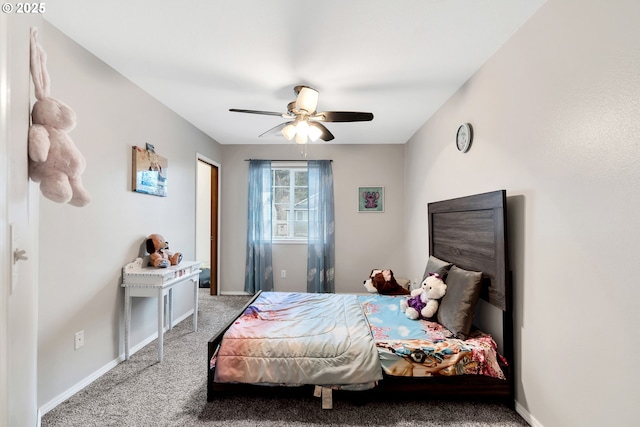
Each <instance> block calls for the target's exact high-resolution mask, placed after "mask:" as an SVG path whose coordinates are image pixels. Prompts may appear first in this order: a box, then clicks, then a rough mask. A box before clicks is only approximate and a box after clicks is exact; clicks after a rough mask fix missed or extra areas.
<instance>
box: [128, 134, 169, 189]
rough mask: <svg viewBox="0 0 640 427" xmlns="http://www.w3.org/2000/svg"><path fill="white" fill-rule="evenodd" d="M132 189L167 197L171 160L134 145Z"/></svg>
mask: <svg viewBox="0 0 640 427" xmlns="http://www.w3.org/2000/svg"><path fill="white" fill-rule="evenodd" d="M132 169H133V171H132V179H131V185H132V187H133V188H132V190H133V191H135V192H137V193H145V194H151V195H153V196H160V197H167V170H168V169H169V161H168V160H167V159H165V158H164V157H162V156H159V155H157V154H156V153H155V152H154V151H152V150H147V149H144V148H141V147H136V146H135V145H134V146H133V158H132Z"/></svg>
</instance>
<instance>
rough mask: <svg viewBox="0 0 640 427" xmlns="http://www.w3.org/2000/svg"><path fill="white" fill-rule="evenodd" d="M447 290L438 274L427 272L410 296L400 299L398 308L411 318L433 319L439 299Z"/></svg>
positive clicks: (438, 305)
mask: <svg viewBox="0 0 640 427" xmlns="http://www.w3.org/2000/svg"><path fill="white" fill-rule="evenodd" d="M446 292H447V285H446V284H445V283H444V281H443V280H442V277H440V275H439V274H435V273H429V276H427V278H426V279H424V281H423V282H422V285H421V286H420V288H418V289H414V290H413V291H411V297H410V298H408V299H403V300H402V301H400V310H401V311H402V312H404V314H405V315H406V316H407V317H408V318H409V319H411V320H419V319H426V320H430V319H433V318H434V317H435V315H436V313H437V312H438V307H440V299H441V298H442V297H443V296H444V294H445V293H446Z"/></svg>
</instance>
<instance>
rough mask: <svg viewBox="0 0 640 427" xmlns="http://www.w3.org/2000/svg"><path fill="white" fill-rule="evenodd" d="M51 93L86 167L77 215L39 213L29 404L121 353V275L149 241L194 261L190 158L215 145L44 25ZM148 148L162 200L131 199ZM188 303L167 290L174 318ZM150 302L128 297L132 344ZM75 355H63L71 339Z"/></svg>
mask: <svg viewBox="0 0 640 427" xmlns="http://www.w3.org/2000/svg"><path fill="white" fill-rule="evenodd" d="M42 45H43V47H44V49H45V51H46V52H47V55H48V68H49V73H50V75H51V93H52V96H54V97H58V98H60V99H61V100H63V101H64V102H66V103H67V104H68V105H69V106H70V107H71V108H73V109H74V110H75V111H76V113H77V115H78V126H77V127H76V129H74V130H73V131H72V132H71V133H70V136H71V138H72V139H73V140H74V142H75V144H76V145H77V146H78V148H79V149H80V151H81V152H82V153H83V154H84V156H85V157H86V159H87V170H86V172H85V173H84V175H83V181H84V184H85V186H86V187H87V189H88V190H89V191H90V192H91V195H92V198H93V200H92V202H91V203H90V204H89V205H88V206H86V207H83V208H75V207H73V206H69V205H59V204H55V203H53V202H51V201H49V200H48V199H44V198H43V199H41V203H40V250H41V253H42V254H45V255H44V256H42V257H41V263H40V271H39V276H40V282H39V302H40V307H39V338H38V402H39V405H40V406H41V407H43V406H44V409H45V410H46V409H50V406H51V405H54V404H55V403H56V402H57V400H58V399H59V398H60V396H61V395H62V394H64V393H65V392H67V391H68V390H69V389H71V388H72V387H74V386H76V385H77V384H78V383H80V382H82V381H84V380H86V379H87V378H88V377H90V376H91V375H93V374H95V373H96V372H98V371H100V370H101V369H106V368H108V367H109V366H111V365H112V364H113V363H116V362H117V361H118V359H119V357H120V356H121V355H122V354H123V352H124V349H123V347H122V342H123V340H122V334H121V333H122V331H123V320H122V319H123V295H124V292H123V290H122V288H121V287H120V283H121V271H122V270H121V269H122V266H123V265H125V264H126V263H128V262H130V261H132V260H133V259H134V258H136V256H138V254H139V250H140V245H141V243H142V242H143V241H144V239H145V237H146V236H147V235H149V234H151V233H160V234H162V235H164V237H165V238H166V239H167V240H168V241H169V242H171V249H172V250H173V251H174V252H182V253H183V254H184V259H186V260H188V259H193V257H194V256H195V239H194V235H195V194H196V153H201V154H203V155H204V156H206V157H207V158H209V159H212V160H214V161H218V162H219V161H220V160H221V153H220V147H219V145H218V144H217V143H216V142H215V141H213V140H211V139H210V138H208V137H207V136H206V135H204V134H203V133H202V132H200V131H199V130H198V129H196V128H194V127H193V126H192V125H191V124H189V123H188V122H186V121H185V120H184V119H182V118H181V117H179V116H178V115H176V114H175V113H173V112H172V111H170V110H169V109H167V108H166V107H164V106H163V105H161V104H160V103H159V102H158V101H157V100H155V99H154V98H152V97H151V96H149V95H148V94H147V93H145V92H143V91H142V90H140V89H139V88H138V87H137V86H135V85H134V84H133V83H131V82H130V81H129V80H127V79H125V78H123V77H122V76H121V75H120V74H118V73H117V72H115V71H114V70H113V69H111V68H109V67H108V66H106V65H105V64H104V63H103V62H102V61H100V60H99V59H98V58H96V57H94V56H93V55H91V54H90V53H89V52H87V51H86V50H84V49H83V48H82V47H80V46H79V45H77V44H76V43H75V42H73V41H72V40H70V39H69V38H68V37H66V36H65V35H64V34H62V33H61V32H60V31H58V30H57V29H56V28H54V27H53V26H51V25H49V24H47V23H45V25H44V31H42ZM146 142H148V143H151V144H154V145H155V147H156V152H157V153H158V154H160V155H162V156H164V157H166V158H167V159H168V160H169V168H168V180H169V184H168V185H169V187H168V194H169V195H168V197H166V198H164V197H155V196H150V195H144V194H140V193H134V192H132V191H131V147H132V146H133V145H137V146H144V145H145V143H146ZM191 301H192V293H190V292H189V290H188V289H187V288H184V289H178V290H177V291H176V292H175V303H174V318H180V317H181V316H184V315H186V314H188V312H189V310H190V304H191ZM156 307H157V306H156V302H155V300H154V299H151V298H136V299H135V300H134V304H133V314H132V330H131V343H132V346H134V347H135V346H136V345H137V344H139V343H141V342H143V341H144V340H146V339H148V338H150V337H153V335H154V334H155V333H156V331H157V329H156V328H157V326H156V325H157V323H156ZM79 330H84V333H85V345H84V347H83V348H81V349H79V350H77V351H74V345H73V343H74V340H73V337H74V333H75V332H76V331H79Z"/></svg>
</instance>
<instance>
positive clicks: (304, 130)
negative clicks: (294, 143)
mask: <svg viewBox="0 0 640 427" xmlns="http://www.w3.org/2000/svg"><path fill="white" fill-rule="evenodd" d="M296 134H297V135H300V136H304V137H305V138H306V137H307V135H309V122H308V121H306V120H301V121H299V122H298V124H297V125H296Z"/></svg>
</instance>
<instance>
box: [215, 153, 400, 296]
mask: <svg viewBox="0 0 640 427" xmlns="http://www.w3.org/2000/svg"><path fill="white" fill-rule="evenodd" d="M222 152H223V159H224V166H223V168H222V200H223V202H222V223H223V224H224V225H223V227H222V241H221V247H222V249H221V265H222V268H221V291H222V293H242V292H243V289H244V269H245V267H244V263H245V247H246V236H247V234H246V223H247V219H246V212H247V188H248V187H247V181H248V176H249V166H248V162H246V161H245V159H249V158H254V159H277V160H301V159H303V158H302V157H301V156H300V153H299V147H298V146H296V145H293V144H292V145H289V144H280V145H224V146H222ZM403 155H404V146H403V145H401V144H387V145H366V146H365V145H332V144H325V145H309V146H308V152H307V156H308V157H307V158H308V159H331V160H333V163H332V170H333V179H334V198H335V200H334V202H335V215H336V292H339V293H340V292H350V293H354V292H365V291H364V288H363V286H362V282H363V281H364V279H366V277H367V275H368V274H369V272H370V271H371V269H372V268H376V267H381V268H386V267H388V268H391V269H393V270H394V272H395V274H396V276H398V277H403V276H404V273H405V269H404V264H405V262H404V256H403V247H404V242H403V240H402V231H403V204H404V190H403V188H404V174H403V163H404V157H403ZM371 185H376V186H384V187H385V194H386V195H385V211H384V212H383V213H358V199H357V197H358V186H371ZM306 250H307V248H306V246H305V245H274V259H273V265H274V270H275V274H274V281H275V284H274V285H275V287H276V289H277V290H302V291H305V290H306V263H307V260H306V253H307V252H306ZM283 269H284V270H287V277H286V278H285V279H282V278H281V277H280V270H283Z"/></svg>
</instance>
